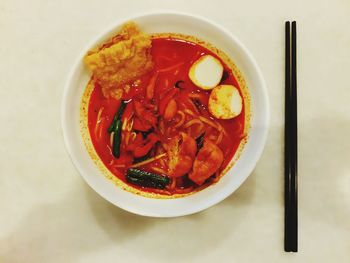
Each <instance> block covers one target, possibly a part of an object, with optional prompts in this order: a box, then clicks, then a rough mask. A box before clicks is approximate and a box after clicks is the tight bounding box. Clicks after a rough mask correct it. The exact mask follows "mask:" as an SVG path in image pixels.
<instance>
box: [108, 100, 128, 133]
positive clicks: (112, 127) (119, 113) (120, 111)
mask: <svg viewBox="0 0 350 263" xmlns="http://www.w3.org/2000/svg"><path fill="white" fill-rule="evenodd" d="M126 105H127V103H126V102H125V101H124V100H122V101H121V104H120V107H119V109H118V111H117V112H116V113H115V115H114V118H113V121H112V123H111V125H110V126H109V128H108V133H111V132H113V131H115V128H116V124H117V120H120V119H121V118H122V115H123V112H124V110H125V107H126Z"/></svg>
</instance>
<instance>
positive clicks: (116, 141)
mask: <svg viewBox="0 0 350 263" xmlns="http://www.w3.org/2000/svg"><path fill="white" fill-rule="evenodd" d="M121 135H122V121H121V120H120V119H118V120H117V121H116V124H115V129H114V134H113V146H112V153H113V155H114V156H115V157H117V158H119V157H120V143H121V137H122V136H121Z"/></svg>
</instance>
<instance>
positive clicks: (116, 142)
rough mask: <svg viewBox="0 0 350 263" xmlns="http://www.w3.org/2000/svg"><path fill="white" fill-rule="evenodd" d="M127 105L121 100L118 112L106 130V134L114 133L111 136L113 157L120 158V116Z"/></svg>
mask: <svg viewBox="0 0 350 263" xmlns="http://www.w3.org/2000/svg"><path fill="white" fill-rule="evenodd" d="M126 105H127V103H126V102H125V101H124V100H122V101H121V104H120V107H119V109H118V111H117V112H116V113H115V115H114V118H113V121H112V123H111V125H110V126H109V128H108V133H111V132H114V134H113V145H112V153H113V156H114V157H117V158H119V157H120V143H121V136H122V124H123V123H122V120H121V119H122V115H123V112H124V110H125V107H126Z"/></svg>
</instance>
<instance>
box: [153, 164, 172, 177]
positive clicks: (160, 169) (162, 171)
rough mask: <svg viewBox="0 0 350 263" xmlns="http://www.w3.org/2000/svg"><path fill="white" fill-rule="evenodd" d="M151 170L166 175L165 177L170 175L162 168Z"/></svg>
mask: <svg viewBox="0 0 350 263" xmlns="http://www.w3.org/2000/svg"><path fill="white" fill-rule="evenodd" d="M151 169H152V170H153V171H155V172H157V173H160V174H164V175H167V174H168V173H167V172H166V171H164V170H163V169H162V168H159V167H155V166H152V167H151Z"/></svg>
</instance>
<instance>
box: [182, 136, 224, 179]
mask: <svg viewBox="0 0 350 263" xmlns="http://www.w3.org/2000/svg"><path fill="white" fill-rule="evenodd" d="M223 160H224V154H223V153H222V150H221V149H220V148H219V147H218V146H217V145H216V144H214V143H212V142H211V141H210V140H205V141H204V145H203V147H202V148H201V149H200V150H199V152H198V154H197V157H196V158H195V160H194V162H193V169H192V171H191V173H190V174H189V176H188V177H189V178H190V179H191V180H192V181H193V182H195V183H196V184H198V185H201V184H203V183H204V182H205V180H207V179H208V178H209V177H210V176H212V175H213V174H214V173H215V172H217V170H218V169H219V168H220V166H221V164H222V162H223Z"/></svg>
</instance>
